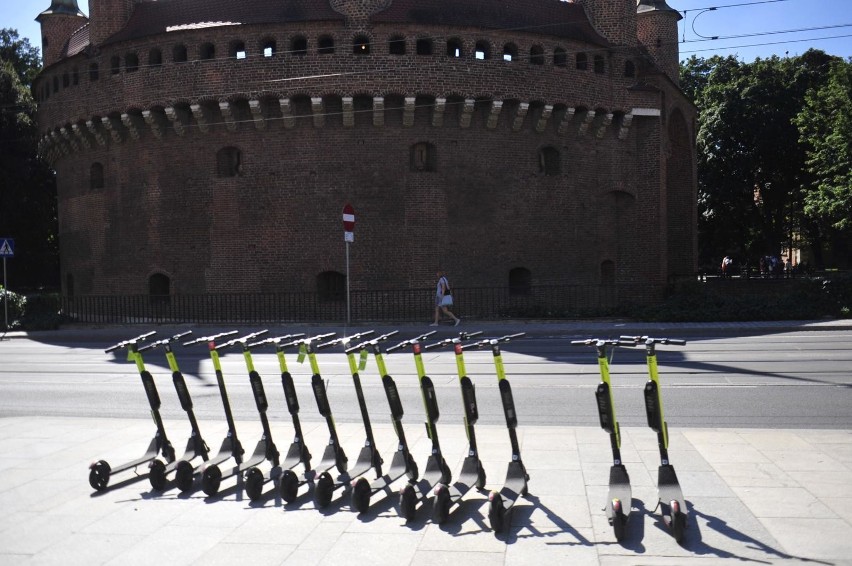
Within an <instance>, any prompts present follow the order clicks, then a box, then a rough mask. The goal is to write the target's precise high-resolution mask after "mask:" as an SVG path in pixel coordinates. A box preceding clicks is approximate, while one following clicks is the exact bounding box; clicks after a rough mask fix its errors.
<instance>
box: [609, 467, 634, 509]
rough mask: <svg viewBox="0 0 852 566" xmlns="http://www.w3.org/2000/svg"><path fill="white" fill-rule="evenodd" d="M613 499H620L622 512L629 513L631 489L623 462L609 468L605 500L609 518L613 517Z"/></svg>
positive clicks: (631, 499) (631, 498)
mask: <svg viewBox="0 0 852 566" xmlns="http://www.w3.org/2000/svg"><path fill="white" fill-rule="evenodd" d="M613 499H618V500H619V501H621V508H622V512H623V513H624V514H625V515H629V514H630V509H631V508H632V506H633V489H632V488H631V487H630V476H628V475H627V468H625V467H624V465H623V464H615V465H613V466H611V467H610V469H609V493H608V495H607V500H606V517H607V519H610V520H612V518H613V517H614V512H613V509H612V500H613Z"/></svg>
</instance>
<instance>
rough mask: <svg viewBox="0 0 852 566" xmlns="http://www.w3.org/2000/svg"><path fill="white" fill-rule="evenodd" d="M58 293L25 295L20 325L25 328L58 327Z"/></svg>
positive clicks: (54, 328)
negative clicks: (25, 304)
mask: <svg viewBox="0 0 852 566" xmlns="http://www.w3.org/2000/svg"><path fill="white" fill-rule="evenodd" d="M59 322H60V315H59V295H58V294H56V293H51V294H45V295H31V296H29V297H27V306H26V309H25V310H24V315H23V317H21V327H22V328H24V329H25V330H56V329H57V328H59Z"/></svg>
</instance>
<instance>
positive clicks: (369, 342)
mask: <svg viewBox="0 0 852 566" xmlns="http://www.w3.org/2000/svg"><path fill="white" fill-rule="evenodd" d="M396 334H399V330H392V331H391V332H388V333H386V334H382V335H381V336H376V337H375V338H373V339H372V340H367V341H365V342H361V343H360V344H356V345H355V346H352V347H350V348H346V350H344V352H346V353H347V354H350V353H352V352H355V351H358V350H363V349H364V348H366V347H368V346H375V345H376V344H378V343H379V342H382V341H384V340H387V339H388V338H390V337H391V336H394V335H396Z"/></svg>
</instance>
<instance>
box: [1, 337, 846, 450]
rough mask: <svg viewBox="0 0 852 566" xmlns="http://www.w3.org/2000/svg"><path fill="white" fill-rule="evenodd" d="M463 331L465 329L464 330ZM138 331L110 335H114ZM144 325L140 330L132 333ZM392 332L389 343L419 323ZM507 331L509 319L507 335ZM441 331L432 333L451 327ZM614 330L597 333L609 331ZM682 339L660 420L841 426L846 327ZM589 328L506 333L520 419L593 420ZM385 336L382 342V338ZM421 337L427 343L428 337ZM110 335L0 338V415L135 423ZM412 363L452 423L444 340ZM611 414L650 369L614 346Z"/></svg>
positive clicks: (352, 412)
mask: <svg viewBox="0 0 852 566" xmlns="http://www.w3.org/2000/svg"><path fill="white" fill-rule="evenodd" d="M470 329H471V330H473V329H474V328H473V326H471V328H470ZM137 330H139V329H135V328H131V329H130V330H124V331H123V332H122V331H120V330H116V336H117V337H118V339H121V338H128V337H130V335H132V334H134V333H136V331H137ZM141 330H144V329H141ZM423 330H424V329H420V328H415V329H410V330H406V331H402V332H400V334H399V338H400V339H404V338H410V337H412V336H414V335H415V334H417V333H418V332H421V331H423ZM512 330H513V329H511V328H509V329H508V330H507V333H508V332H511V331H512ZM451 332H452V331H451V330H450V329H442V330H441V333H440V334H439V336H441V337H446V336H450V335H451ZM614 333H615V334H617V331H616V330H613V331H611V332H609V333H608V334H607V335H606V336H602V337H615V336H614ZM667 336H668V337H678V338H684V339H686V340H687V344H686V345H685V346H683V347H675V346H661V347H660V348H659V350H658V363H659V368H660V374H661V382H662V391H663V399H664V404H665V411H666V417H667V421H668V422H669V426H670V427H678V426H679V427H738V428H749V427H755V428H781V427H783V428H831V429H850V428H852V387H850V386H852V369H850V368H852V329H850V330H838V329H827V330H823V331H813V330H809V331H778V330H771V329H767V330H763V331H761V330H736V329H734V330H718V329H711V330H708V331H706V332H704V331H700V330H698V331H696V330H691V331H684V332H669V333H668V334H667ZM587 337H590V335H589V334H571V333H570V332H566V331H562V330H560V329H559V328H558V327H556V326H554V327H553V329H552V331H551V332H538V333H535V334H532V335H530V336H527V337H524V338H521V339H518V340H516V341H512V342H509V343H507V344H505V345H504V347H503V360H504V364H505V368H506V372H507V375H508V377H509V380H510V382H511V384H512V390H513V393H514V397H515V406H516V410H517V414H518V419H519V424H520V425H521V426H522V425H523V424H537V425H567V426H576V425H580V426H583V425H585V426H597V424H598V415H597V412H596V405H595V399H594V390H595V387H596V386H597V384H598V382H599V374H598V365H597V361H596V358H595V353H594V349H593V348H591V347H578V346H572V345H570V340H572V339H580V338H587ZM393 343H395V341H394V340H391V341H389V344H393ZM427 343H428V341H427ZM110 345H112V342H110V341H107V340H105V339H104V338H103V337H101V338H98V337H95V338H89V339H88V340H86V341H80V340H68V339H66V338H61V337H58V338H55V339H51V338H50V337H49V335H48V337H47V338H43V339H41V338H40V339H36V340H34V339H28V338H14V339H11V340H2V341H0V416H82V417H89V416H98V417H123V418H127V417H130V418H147V416H148V414H149V408H148V405H147V401H146V398H145V394H144V390H143V388H142V385H141V382H140V379H139V375H138V373H137V371H136V368H135V366H134V365H133V364H132V363H129V362H127V361H126V359H125V356H124V354H122V353H120V352H117V353H113V354H105V353H104V349H105V348H106V347H108V346H110ZM175 352H176V355H177V360H178V362H179V363H180V365H181V369H182V371H183V372H184V373H185V375H186V376H187V382H188V384H189V389H190V392H191V394H192V397H193V401H194V410H195V413H196V416H197V417H198V418H199V419H201V420H206V419H214V420H215V419H224V415H223V409H222V404H221V400H220V396H219V392H218V388H217V386H216V377H215V374H214V372H213V368H212V363H211V362H210V359H209V357H208V356H207V351H206V348H205V347H204V346H203V345H197V346H194V347H189V348H183V347H181V346H176V348H175ZM287 359H288V364H289V369H290V371H291V372H292V374H293V376H294V379H295V382H296V384H297V392H298V395H299V400H300V404H301V412H300V417H301V418H302V419H303V420H305V421H317V420H321V417H320V415H319V414H318V412H317V409H316V405H315V403H314V399H313V394H312V391H311V389H310V385H309V384H310V374H311V371H310V366H309V365H308V363H307V362H305V363H298V361H297V356H296V353H295V351H292V352H289V353H288V356H287ZM145 360H146V363H147V367H148V369H149V370H150V371H151V373H152V374H153V375H154V377H155V379H156V382H157V385H158V387H159V392H160V396H161V398H162V403H163V404H162V408H161V412H162V414H163V416H164V418H167V419H172V418H175V419H179V418H182V417H183V416H184V412H183V411H182V409H181V407H180V404H179V403H178V400H177V397H176V395H175V392H174V389H173V387H172V384H171V383H170V381H171V380H170V377H169V376H170V372H169V370H168V367H167V365H166V363H165V362H166V360H165V356H164V354H163V351H162V349H157V350H154V351H152V352H150V353H148V354H147V355H146V356H145ZM253 360H254V362H255V366H256V369H257V371H258V372H259V373H260V375H261V376H263V379H264V383H265V387H266V394H267V397H268V399H269V405H270V408H269V416H270V419H271V421H272V423H273V429H274V430H275V429H283V430H282V433H281V436H288V435H289V434H290V433H289V432H285V431H289V430H290V427H289V426H288V425H289V422H290V416H289V414H288V413H287V411H286V405H285V402H284V396H283V392H282V388H281V382H280V379H279V376H280V369H279V366H278V360H277V358H276V356H275V355H274V352H273V350H272V349H264V350H257V351H256V352H255V353H254V354H253ZM423 360H424V363H425V368H426V371H427V373H428V374H429V375H430V377H431V378H432V380H433V381H434V384H435V388H436V394H437V398H438V401H439V405H440V409H441V418H440V421H439V427H447V426H460V425H461V422H462V416H461V415H462V409H461V395H460V393H459V387H458V376H457V373H456V363H455V357H454V355H453V353H452V351H451V350H450V349H444V350H441V351H434V350H433V351H428V352H426V353H424V356H423ZM318 361H319V367H320V370H321V372H322V375H323V377H324V378H325V380H326V382H327V387H328V393H329V399H330V403H331V407H332V410H333V412H334V416H335V419H336V420H337V421H338V422H359V421H360V418H361V417H360V412H359V410H358V405H357V402H356V398H355V394H354V389H353V385H352V377H351V375H350V373H349V366H348V363H347V359H346V356H345V355H344V354H343V353H342V352H341V351H335V352H325V351H324V352H322V353H320V354H319V355H318ZM385 361H386V363H387V368H388V371H389V373H390V374H391V375H392V376H394V379H395V381H396V383H397V386H398V388H399V391H400V394H401V397H402V403H403V407H404V408H405V410H406V415H405V419H404V422H405V423H406V424H407V425H409V424H410V425H413V426H416V424H417V423H420V422H422V420H423V415H424V413H423V403H422V401H421V399H420V394H419V389H418V380H417V378H416V373H415V366H414V362H413V357H412V355H411V353H410V351H409V352H397V353H393V354H389V355H387V356H386V358H385ZM465 361H466V367H467V374H468V375H469V376H470V377H471V379H472V380H473V382H474V383H475V385H476V393H477V400H478V404H479V422H480V423H482V424H500V423H502V422H504V420H503V419H504V417H503V413H502V410H501V403H500V396H499V392H498V388H497V380H496V378H495V372H494V363H493V357H492V355H491V352H490V350H488V349H485V350H469V351H466V352H465ZM611 363H612V366H611V375H612V381H613V386H614V388H613V390H614V396H615V401H616V411H617V417H618V420H619V421H620V422H621V424H622V426H645V425H646V422H645V414H644V404H643V393H642V391H643V385H644V383H645V381H647V378H648V374H647V368H646V365H645V355H644V348H636V349H632V348H618V349H616V350H615V351H614V353H613V357H612V360H611ZM222 367H223V371H224V375H225V380H226V383H227V388H228V392H229V396H230V399H231V404H232V407H233V411H234V415H235V418H236V420H237V423H238V425H239V422H240V421H244V420H250V421H256V419H257V412H256V408H255V403H254V400H253V398H252V395H251V389H250V387H249V382H248V378H247V372H246V365H245V363H244V360H243V356H242V355H241V353H240V352H239V350H229V351H228V353H227V354H226V355H223V357H222ZM361 380H362V385H363V387H364V392H365V396H366V399H367V405H368V407H369V411H370V415H371V418H372V420H373V422H376V423H378V422H382V423H384V422H389V416H388V409H387V402H386V399H385V395H384V390H383V389H382V386H381V382H380V380H379V376H378V374H377V369H376V364H375V361H374V359H373V358H372V357H370V360H369V362H368V364H367V367H366V369H364V370H363V371H362V372H361Z"/></svg>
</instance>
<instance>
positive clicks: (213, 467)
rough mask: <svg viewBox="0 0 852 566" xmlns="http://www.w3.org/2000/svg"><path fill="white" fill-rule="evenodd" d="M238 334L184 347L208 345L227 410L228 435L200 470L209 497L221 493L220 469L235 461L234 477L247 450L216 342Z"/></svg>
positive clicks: (226, 334)
mask: <svg viewBox="0 0 852 566" xmlns="http://www.w3.org/2000/svg"><path fill="white" fill-rule="evenodd" d="M234 334H237V331H236V330H231V331H229V332H222V333H220V334H214V335H212V336H202V337H200V338H196V339H195V340H190V341H189V342H184V343H183V345H184V346H192V345H194V344H200V343H206V344H207V348H208V350H209V352H210V359H211V360H212V361H213V369H214V371H215V373H216V384H217V385H218V386H219V396H220V397H221V398H222V406H223V407H224V409H225V420H226V421H227V423H228V433H227V435H226V436H225V438H224V440H222V444H221V445H220V446H219V451H218V452H217V453H216V455H215V456H214V457H213V458H211V459H209V460H207V461H206V462H205V463H204V464H203V465H202V466H201V469H200V472H201V490H202V491H203V492H204V493H205V494H206V495H208V496H211V497H212V496H214V495H216V494H217V493H218V492H219V485H220V484H221V482H222V471H221V469H220V468H219V466H220V465H221V464H224V463H225V462H227V461H228V460H230V459H231V458H233V459H234V462H235V463H236V466H235V467H234V472H233V474H230V475H234V474H236V473H237V470H238V469H239V465H240V464H241V463H242V461H243V455H244V454H245V450H244V449H243V446H242V444H241V443H240V439H239V437H238V436H237V426H236V424H235V423H234V415H233V413H232V412H231V402H230V400H229V399H228V390H227V388H226V387H225V378H224V376H223V375H222V364H221V363H220V361H219V352H218V351H217V350H216V341H217V340H218V339H219V338H225V337H226V336H233V335H234Z"/></svg>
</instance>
